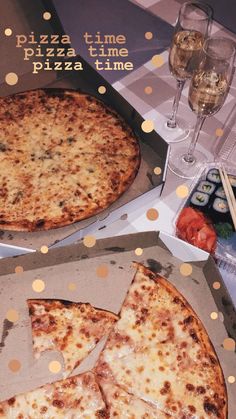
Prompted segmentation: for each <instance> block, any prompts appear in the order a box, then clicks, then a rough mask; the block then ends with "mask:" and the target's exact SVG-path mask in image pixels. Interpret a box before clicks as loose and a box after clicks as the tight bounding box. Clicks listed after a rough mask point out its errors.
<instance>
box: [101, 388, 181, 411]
mask: <svg viewBox="0 0 236 419" xmlns="http://www.w3.org/2000/svg"><path fill="white" fill-rule="evenodd" d="M99 386H100V388H101V390H102V394H103V397H104V399H105V401H106V405H107V408H108V412H109V417H110V418H122V417H124V414H125V417H126V418H132V419H140V418H145V419H157V418H158V419H168V418H169V419H171V417H172V418H173V416H170V415H169V414H168V413H165V412H162V411H161V410H159V409H158V407H156V406H154V405H153V404H150V403H147V402H145V401H144V400H141V399H139V398H138V397H135V396H134V395H132V394H130V393H127V392H126V391H125V390H123V389H122V388H121V387H119V386H117V385H115V384H113V383H111V382H105V381H99ZM124 412H125V413H124Z"/></svg>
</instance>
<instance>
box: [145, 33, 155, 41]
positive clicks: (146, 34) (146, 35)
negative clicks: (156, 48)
mask: <svg viewBox="0 0 236 419" xmlns="http://www.w3.org/2000/svg"><path fill="white" fill-rule="evenodd" d="M145 38H146V39H148V41H149V40H150V39H152V38H153V33H152V32H146V33H145Z"/></svg>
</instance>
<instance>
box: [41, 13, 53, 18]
mask: <svg viewBox="0 0 236 419" xmlns="http://www.w3.org/2000/svg"><path fill="white" fill-rule="evenodd" d="M51 17H52V15H51V13H50V12H44V14H43V18H44V20H50V19H51Z"/></svg>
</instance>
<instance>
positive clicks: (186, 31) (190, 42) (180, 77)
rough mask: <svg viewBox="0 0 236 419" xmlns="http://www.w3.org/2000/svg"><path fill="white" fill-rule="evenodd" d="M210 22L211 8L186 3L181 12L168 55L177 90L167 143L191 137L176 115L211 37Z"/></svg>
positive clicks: (186, 125)
mask: <svg viewBox="0 0 236 419" xmlns="http://www.w3.org/2000/svg"><path fill="white" fill-rule="evenodd" d="M211 18H212V10H211V8H210V7H209V6H208V5H206V4H203V3H200V2H197V1H193V2H186V3H184V4H183V5H182V7H181V8H180V11H179V17H178V20H177V23H176V26H175V31H174V36H173V39H172V43H171V47H170V52H169V69H170V72H171V74H172V75H173V76H174V77H175V79H176V81H177V90H176V95H175V98H174V102H173V107H172V113H171V115H169V116H168V119H167V122H166V128H167V130H168V131H169V136H168V138H167V139H168V142H177V141H182V140H183V139H185V138H186V137H187V136H188V134H189V124H188V122H187V121H185V120H184V119H182V118H179V117H178V118H177V117H176V115H177V111H178V106H179V101H180V97H181V93H182V90H183V88H184V85H185V82H186V80H187V79H189V78H191V77H192V74H193V72H194V70H195V68H196V67H197V66H198V61H199V56H200V52H201V50H202V47H203V43H204V40H205V38H206V37H207V36H208V35H209V31H210V23H211Z"/></svg>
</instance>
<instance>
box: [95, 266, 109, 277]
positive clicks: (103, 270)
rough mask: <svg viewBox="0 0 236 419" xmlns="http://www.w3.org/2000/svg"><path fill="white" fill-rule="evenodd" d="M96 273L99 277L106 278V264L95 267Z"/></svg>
mask: <svg viewBox="0 0 236 419" xmlns="http://www.w3.org/2000/svg"><path fill="white" fill-rule="evenodd" d="M96 274H97V276H99V277H100V278H106V277H107V275H108V267H107V266H106V265H100V266H98V267H97V269H96Z"/></svg>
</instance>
